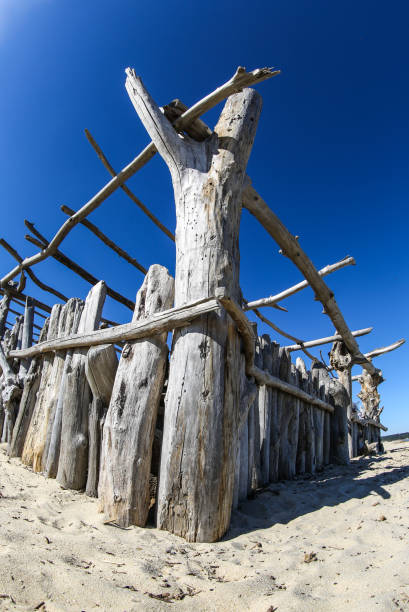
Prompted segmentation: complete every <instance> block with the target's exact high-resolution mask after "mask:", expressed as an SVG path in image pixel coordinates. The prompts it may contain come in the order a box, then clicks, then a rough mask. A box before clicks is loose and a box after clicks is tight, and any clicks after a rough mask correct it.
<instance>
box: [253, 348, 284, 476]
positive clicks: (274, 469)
mask: <svg viewBox="0 0 409 612" xmlns="http://www.w3.org/2000/svg"><path fill="white" fill-rule="evenodd" d="M279 350H280V346H279V345H278V344H277V343H276V342H272V344H271V371H270V374H271V375H272V376H274V377H277V376H278V374H279V368H280V357H279ZM256 365H257V364H256ZM279 456H280V423H279V418H278V391H277V389H275V388H274V387H271V427H270V469H269V480H270V482H276V481H277V480H278V461H279Z"/></svg>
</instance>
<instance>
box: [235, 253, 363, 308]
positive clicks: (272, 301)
mask: <svg viewBox="0 0 409 612" xmlns="http://www.w3.org/2000/svg"><path fill="white" fill-rule="evenodd" d="M353 265H355V259H354V258H353V257H350V256H349V255H348V256H347V257H344V259H341V261H338V262H337V263H334V264H331V265H329V266H325V268H322V269H321V270H319V272H318V274H319V275H320V276H327V275H328V274H332V272H336V271H337V270H341V268H345V266H353ZM306 287H309V283H308V281H306V280H304V281H301V283H298V284H297V285H293V286H292V287H289V288H288V289H285V290H284V291H281V293H277V294H276V295H272V296H270V297H267V298H261V299H260V300H254V301H253V302H248V303H247V304H246V307H245V308H244V310H252V309H253V308H260V307H261V306H276V305H277V302H280V301H281V300H284V299H285V298H288V297H290V296H291V295H294V294H295V293H298V292H299V291H302V289H305V288H306Z"/></svg>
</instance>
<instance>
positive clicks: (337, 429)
mask: <svg viewBox="0 0 409 612" xmlns="http://www.w3.org/2000/svg"><path fill="white" fill-rule="evenodd" d="M328 393H329V396H330V400H331V403H332V405H333V406H334V414H333V415H332V416H331V461H333V462H334V463H338V464H341V465H347V464H348V463H349V460H350V455H349V446H348V416H347V411H348V406H349V396H348V393H347V391H346V389H345V387H344V385H343V384H342V383H341V381H340V380H339V379H335V378H331V380H330V381H329V385H328Z"/></svg>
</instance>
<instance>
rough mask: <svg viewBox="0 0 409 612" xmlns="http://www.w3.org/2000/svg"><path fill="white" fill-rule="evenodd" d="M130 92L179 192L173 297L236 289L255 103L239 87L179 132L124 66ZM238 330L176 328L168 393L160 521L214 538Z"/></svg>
mask: <svg viewBox="0 0 409 612" xmlns="http://www.w3.org/2000/svg"><path fill="white" fill-rule="evenodd" d="M127 89H128V93H129V95H130V97H131V100H132V102H133V104H134V106H135V108H136V110H137V112H138V114H139V116H140V118H141V120H142V122H143V123H144V125H145V127H146V129H147V131H148V132H149V135H150V136H151V138H152V140H153V142H154V143H155V145H156V147H157V149H158V151H159V153H160V155H161V156H162V157H163V158H164V160H165V162H166V163H167V165H168V167H169V169H170V172H171V175H172V180H173V186H174V191H175V201H176V216H177V227H176V279H175V306H179V305H180V304H182V303H186V302H187V301H190V300H193V299H200V298H204V297H207V296H209V295H214V293H215V289H216V287H217V286H219V287H220V286H221V287H225V288H226V290H227V293H228V295H231V296H232V297H233V298H234V299H236V300H238V299H239V274H238V266H239V260H238V229H239V223H240V212H241V203H240V200H241V197H240V194H241V189H242V180H243V176H244V171H245V167H246V165H247V159H248V156H249V153H250V150H251V146H252V143H253V139H254V135H255V130H256V126H257V121H258V116H259V114H260V110H261V100H260V97H259V95H258V94H257V93H256V92H254V91H252V90H244V91H243V92H241V93H239V94H235V95H234V96H231V97H230V98H229V99H228V101H227V102H226V105H225V108H224V110H223V112H222V114H221V117H220V119H219V122H218V124H217V126H216V128H215V133H214V135H213V136H212V137H211V138H209V139H208V140H206V141H204V142H202V143H197V142H194V141H191V140H189V139H188V138H184V139H182V138H180V137H179V136H178V134H177V133H176V132H175V130H174V129H173V128H172V126H171V124H170V123H169V121H168V120H167V119H166V117H164V116H163V114H162V113H161V111H160V110H159V108H158V107H157V106H156V104H155V103H154V101H153V100H152V98H151V97H150V96H149V94H148V93H147V91H146V90H145V88H144V86H143V84H142V82H141V80H140V79H138V78H137V77H136V76H135V74H134V73H133V72H132V71H128V79H127ZM238 361H239V339H238V336H237V332H236V330H235V327H234V325H233V324H231V323H230V322H229V320H228V318H227V316H226V315H225V313H222V314H221V315H219V316H214V315H208V316H206V317H204V318H203V320H201V321H197V322H196V323H195V324H193V325H192V326H189V327H187V328H185V329H184V330H183V331H181V332H176V334H175V336H174V341H173V348H172V356H171V363H170V371H169V383H168V390H167V397H166V412H165V424H164V436H163V446H162V459H161V472H160V481H159V495H158V526H159V527H161V528H163V529H167V530H168V531H171V532H173V533H175V534H178V535H181V536H183V537H185V538H186V539H188V540H191V541H215V540H217V539H219V538H220V537H221V536H222V535H223V533H224V532H225V531H226V529H227V527H228V525H229V521H230V511H231V505H232V495H233V476H234V459H235V453H236V444H237V433H238V432H237V426H235V423H237V412H238V407H239V388H238V387H239V385H238V383H237V377H236V376H235V374H233V373H235V372H237V369H238Z"/></svg>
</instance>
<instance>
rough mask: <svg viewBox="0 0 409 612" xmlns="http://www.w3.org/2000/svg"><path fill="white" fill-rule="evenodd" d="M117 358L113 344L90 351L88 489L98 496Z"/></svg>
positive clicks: (87, 371) (86, 490)
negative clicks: (101, 457)
mask: <svg viewBox="0 0 409 612" xmlns="http://www.w3.org/2000/svg"><path fill="white" fill-rule="evenodd" d="M117 368H118V358H117V356H116V351H115V347H114V346H113V344H105V345H102V346H96V347H92V348H91V349H90V350H89V351H88V355H87V362H86V365H85V373H86V376H87V380H88V384H89V386H90V387H91V391H92V404H91V408H90V414H89V453H88V476H87V486H86V488H85V492H86V494H87V495H88V496H89V497H97V496H98V480H99V467H100V454H101V443H102V428H103V426H104V422H105V415H106V413H107V410H108V406H109V402H110V400H111V395H112V389H113V386H114V382H115V375H116V371H117Z"/></svg>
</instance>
